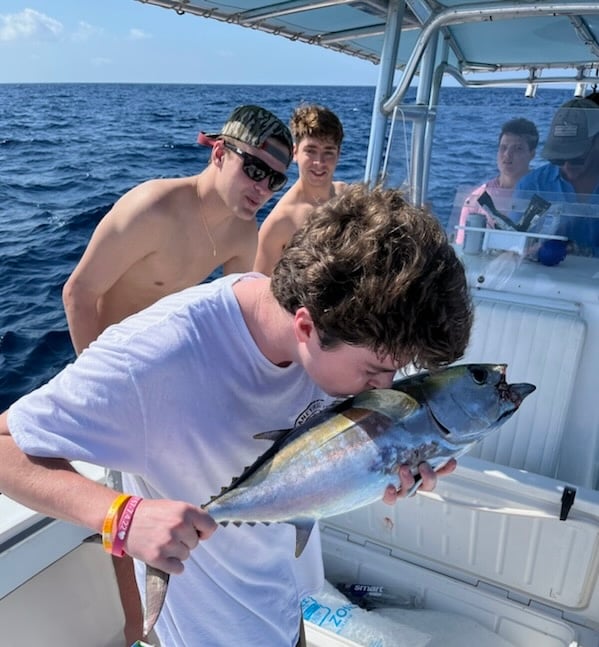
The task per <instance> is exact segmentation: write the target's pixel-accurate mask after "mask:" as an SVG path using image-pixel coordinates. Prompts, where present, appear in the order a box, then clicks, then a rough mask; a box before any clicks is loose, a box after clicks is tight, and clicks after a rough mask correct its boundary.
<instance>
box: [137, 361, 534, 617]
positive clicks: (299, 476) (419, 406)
mask: <svg viewBox="0 0 599 647" xmlns="http://www.w3.org/2000/svg"><path fill="white" fill-rule="evenodd" d="M506 368H507V367H506V365H505V364H462V365H458V366H453V367H450V368H447V369H445V370H443V371H440V372H438V373H434V374H431V373H422V374H419V375H415V376H412V377H408V378H405V379H401V380H396V381H395V382H394V383H393V385H392V387H391V388H390V389H377V390H372V391H366V392H364V393H361V394H359V395H356V396H355V397H351V398H348V399H347V400H344V401H343V402H341V403H340V404H338V405H336V406H335V407H332V408H330V409H327V410H325V411H324V412H322V413H320V414H319V415H317V416H316V417H314V418H312V419H311V420H309V421H308V422H306V423H305V424H303V425H301V426H298V427H296V428H295V429H292V430H285V431H276V432H266V433H262V434H258V435H257V436H256V437H257V438H260V439H265V440H272V441H274V442H273V444H272V445H271V447H270V448H269V449H268V450H267V451H266V452H265V453H264V454H262V456H260V457H259V458H258V459H257V460H256V461H255V462H254V464H253V465H251V466H250V467H248V468H247V469H246V470H245V471H244V473H243V474H242V475H241V476H240V477H239V478H237V479H235V480H234V481H233V482H232V483H231V485H230V486H229V487H227V488H225V489H223V491H222V492H221V493H220V494H219V495H217V496H215V497H214V498H213V499H212V500H211V501H210V502H209V503H207V504H205V505H204V506H203V507H204V509H205V510H206V511H207V512H208V513H209V514H210V515H211V516H212V517H213V518H214V520H215V521H217V522H219V523H222V524H225V525H226V524H227V523H235V524H239V523H277V522H285V523H291V524H293V525H294V526H295V528H296V556H299V555H301V553H302V551H303V549H304V547H305V545H306V542H307V541H308V538H309V536H310V532H311V530H312V528H313V526H314V523H315V522H316V521H317V520H318V519H320V518H323V517H328V516H333V515H338V514H341V513H343V512H348V511H350V510H354V509H356V508H360V507H362V506H365V505H368V504H370V503H373V502H374V501H378V500H380V499H381V498H382V496H383V493H384V490H385V488H386V486H388V485H389V484H390V483H393V484H395V485H399V483H398V468H399V466H400V465H404V464H407V465H410V467H411V468H412V472H413V474H414V475H415V476H416V477H417V478H418V465H419V464H420V463H422V462H423V461H427V462H428V463H429V464H430V465H431V466H432V467H433V468H434V469H439V468H440V467H441V466H442V465H444V464H445V463H447V461H448V460H449V459H450V458H452V457H453V458H457V457H459V456H461V455H462V454H464V453H465V452H467V451H468V450H469V449H470V448H471V447H472V446H473V445H474V444H475V443H477V442H479V441H480V440H482V439H483V438H484V437H485V436H486V435H487V434H489V433H490V432H492V431H493V430H495V429H497V428H498V427H500V426H501V425H502V424H503V423H504V422H505V421H506V420H508V418H510V417H511V416H512V414H513V413H514V412H515V411H516V410H517V409H518V407H519V406H520V404H521V403H522V401H523V400H524V398H525V397H526V396H527V395H529V394H530V393H532V392H533V391H534V389H535V387H534V386H533V385H532V384H526V383H523V384H508V383H507V382H506V376H505V372H506ZM417 486H418V483H417V484H416V486H415V488H416V487H417ZM415 488H414V489H415ZM148 577H149V578H150V580H149V581H148V582H147V592H148V596H149V597H148V603H149V604H148V606H147V614H146V615H148V612H149V610H150V608H151V609H152V613H151V614H149V615H151V616H152V617H147V619H146V628H148V627H149V626H150V624H151V625H153V623H154V621H155V620H156V618H157V617H158V613H159V612H160V608H161V606H162V601H163V599H164V594H165V593H166V584H167V579H165V578H164V574H161V573H160V572H156V569H152V568H148Z"/></svg>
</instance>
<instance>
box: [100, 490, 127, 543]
mask: <svg viewBox="0 0 599 647" xmlns="http://www.w3.org/2000/svg"><path fill="white" fill-rule="evenodd" d="M130 498H131V495H130V494H119V495H118V496H117V497H116V499H114V501H113V502H112V503H111V504H110V508H108V512H107V513H106V516H105V517H104V523H103V524H102V546H104V550H105V551H106V552H107V553H112V536H113V530H114V522H115V519H116V518H117V515H118V513H119V510H120V509H121V508H122V506H123V504H124V503H125V502H126V501H128V500H129V499H130Z"/></svg>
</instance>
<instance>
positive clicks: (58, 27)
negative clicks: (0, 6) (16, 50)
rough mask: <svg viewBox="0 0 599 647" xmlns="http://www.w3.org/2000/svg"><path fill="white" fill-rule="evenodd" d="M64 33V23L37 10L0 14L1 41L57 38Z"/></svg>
mask: <svg viewBox="0 0 599 647" xmlns="http://www.w3.org/2000/svg"><path fill="white" fill-rule="evenodd" d="M61 32H62V23H60V22H58V20H54V18H50V16H46V15H45V14H43V13H40V12H39V11H35V9H23V11H21V13H13V14H0V41H11V40H25V39H40V38H41V39H50V38H56V37H57V36H59V35H60V33H61Z"/></svg>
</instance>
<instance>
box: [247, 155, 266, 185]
mask: <svg viewBox="0 0 599 647" xmlns="http://www.w3.org/2000/svg"><path fill="white" fill-rule="evenodd" d="M248 157H249V155H248ZM243 170H244V172H245V174H246V175H247V176H248V177H249V178H250V180H253V181H254V182H261V181H262V180H263V179H264V178H265V177H267V176H268V170H267V169H265V168H264V167H263V166H261V165H258V164H257V163H256V161H255V159H251V160H250V159H245V160H244V163H243Z"/></svg>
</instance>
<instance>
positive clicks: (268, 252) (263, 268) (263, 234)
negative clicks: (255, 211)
mask: <svg viewBox="0 0 599 647" xmlns="http://www.w3.org/2000/svg"><path fill="white" fill-rule="evenodd" d="M295 230H296V227H295V224H294V221H293V219H292V218H291V216H290V214H289V209H281V210H279V211H277V208H276V207H275V209H273V211H271V213H270V214H269V215H268V216H267V217H266V219H265V220H264V222H263V223H262V225H261V227H260V229H259V231H258V251H257V252H256V261H255V262H254V271H255V272H261V273H262V274H265V275H266V276H270V275H271V274H272V271H273V269H274V267H275V265H276V264H277V261H278V260H279V258H281V253H282V252H283V248H284V247H285V245H286V244H287V243H288V242H289V239H290V238H291V236H292V235H293V234H294V233H295Z"/></svg>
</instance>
